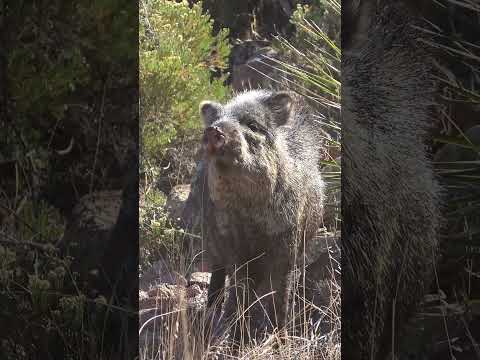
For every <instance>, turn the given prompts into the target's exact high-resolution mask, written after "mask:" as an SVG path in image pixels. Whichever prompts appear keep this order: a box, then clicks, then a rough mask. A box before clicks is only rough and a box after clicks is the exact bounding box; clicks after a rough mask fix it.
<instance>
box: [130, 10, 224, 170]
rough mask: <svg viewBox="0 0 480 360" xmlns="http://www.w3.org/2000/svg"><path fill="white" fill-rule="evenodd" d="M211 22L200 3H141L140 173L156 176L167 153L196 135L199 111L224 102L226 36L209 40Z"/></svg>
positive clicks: (222, 32) (198, 125)
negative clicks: (208, 102) (209, 101)
mask: <svg viewBox="0 0 480 360" xmlns="http://www.w3.org/2000/svg"><path fill="white" fill-rule="evenodd" d="M212 24H213V21H212V20H211V19H210V17H209V16H208V14H202V7H201V4H200V3H197V4H194V5H193V6H192V7H189V6H188V3H187V2H186V1H183V2H180V3H176V2H174V1H166V0H150V1H143V2H142V3H141V7H140V50H139V51H140V99H141V103H140V129H141V130H140V131H141V135H140V138H141V146H140V148H141V164H140V167H141V171H142V172H146V173H147V175H151V176H152V177H153V176H154V169H155V167H156V166H158V164H159V161H160V160H161V157H162V155H164V153H165V150H166V149H167V147H168V146H169V145H170V144H172V143H173V142H174V141H175V140H178V139H180V138H182V137H189V136H192V135H194V134H197V135H198V132H199V129H200V125H201V123H200V121H199V120H198V106H199V103H200V101H202V100H204V99H205V98H215V99H218V100H221V99H223V98H224V97H225V96H226V95H227V92H228V91H227V88H226V87H225V86H224V85H223V82H224V80H225V77H224V76H220V77H217V78H213V77H212V71H213V70H217V69H225V67H226V66H227V57H228V55H229V52H230V47H229V45H228V42H227V34H228V31H227V30H221V31H220V32H219V33H218V34H217V35H215V36H214V35H212Z"/></svg>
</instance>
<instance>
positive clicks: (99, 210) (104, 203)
mask: <svg viewBox="0 0 480 360" xmlns="http://www.w3.org/2000/svg"><path fill="white" fill-rule="evenodd" d="M121 203H122V192H121V191H120V190H119V191H98V192H94V193H92V194H89V195H85V196H84V197H82V198H81V199H80V200H79V201H78V203H77V204H76V205H75V207H74V208H73V211H72V215H71V217H70V220H69V222H68V223H67V227H66V229H65V234H64V236H63V239H62V240H61V243H60V246H59V247H60V249H61V250H62V252H63V253H64V254H67V255H70V256H73V263H72V269H73V270H74V271H77V272H79V273H80V274H81V275H83V276H86V274H87V273H88V272H90V271H92V270H94V269H96V268H97V267H98V265H99V263H100V259H101V257H102V255H103V253H104V251H105V247H106V245H107V242H108V240H109V237H110V234H111V231H112V229H113V227H114V226H115V223H116V221H117V217H118V214H119V211H120V206H121ZM97 270H98V269H97Z"/></svg>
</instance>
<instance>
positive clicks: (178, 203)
mask: <svg viewBox="0 0 480 360" xmlns="http://www.w3.org/2000/svg"><path fill="white" fill-rule="evenodd" d="M189 194H190V185H189V184H186V185H176V186H174V187H173V188H172V190H171V191H170V194H169V195H168V197H167V202H166V204H165V210H166V211H167V214H168V217H169V219H170V221H171V222H172V223H174V224H177V225H179V226H181V225H182V224H181V216H182V212H183V209H184V207H185V202H186V201H187V198H188V195H189Z"/></svg>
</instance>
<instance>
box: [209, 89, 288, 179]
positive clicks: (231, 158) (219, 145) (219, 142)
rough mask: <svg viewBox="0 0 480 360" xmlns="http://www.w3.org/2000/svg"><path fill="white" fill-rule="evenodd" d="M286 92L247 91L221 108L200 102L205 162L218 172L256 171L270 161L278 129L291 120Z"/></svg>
mask: <svg viewBox="0 0 480 360" xmlns="http://www.w3.org/2000/svg"><path fill="white" fill-rule="evenodd" d="M292 106H293V100H292V97H291V96H290V94H289V93H287V92H268V91H261V90H256V91H249V92H245V93H242V94H240V95H238V96H237V97H235V98H234V99H232V100H231V101H230V102H228V103H227V104H225V105H221V104H219V103H216V102H211V101H204V102H202V103H201V105H200V114H201V116H202V118H203V121H204V124H205V131H204V138H203V141H204V146H205V149H206V153H207V159H208V160H209V162H212V163H215V165H216V166H217V167H218V168H219V169H221V170H222V171H225V172H228V171H229V170H230V171H234V172H238V171H239V170H241V171H253V172H255V171H258V170H259V167H263V166H265V165H266V164H265V162H271V161H272V160H274V159H271V157H272V156H273V154H272V152H275V150H274V144H275V136H276V132H277V129H278V127H280V126H283V125H286V124H287V123H288V121H289V120H290V118H291V115H292V114H291V113H292Z"/></svg>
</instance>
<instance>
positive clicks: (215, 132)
mask: <svg viewBox="0 0 480 360" xmlns="http://www.w3.org/2000/svg"><path fill="white" fill-rule="evenodd" d="M205 135H206V137H207V141H208V150H209V152H210V153H214V152H215V151H216V150H219V149H220V148H221V147H222V146H223V144H225V135H224V133H223V131H221V130H220V129H219V128H218V127H217V126H209V127H207V128H206V129H205Z"/></svg>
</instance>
